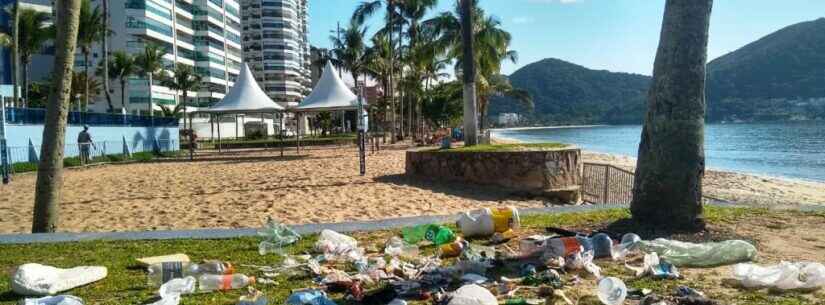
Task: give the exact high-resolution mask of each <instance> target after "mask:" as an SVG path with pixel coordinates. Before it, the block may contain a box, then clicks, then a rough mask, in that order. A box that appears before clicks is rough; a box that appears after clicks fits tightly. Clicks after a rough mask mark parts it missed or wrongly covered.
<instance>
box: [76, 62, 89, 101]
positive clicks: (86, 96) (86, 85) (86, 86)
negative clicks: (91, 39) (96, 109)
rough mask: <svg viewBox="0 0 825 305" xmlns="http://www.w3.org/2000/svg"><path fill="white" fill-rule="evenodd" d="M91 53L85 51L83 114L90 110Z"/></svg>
mask: <svg viewBox="0 0 825 305" xmlns="http://www.w3.org/2000/svg"><path fill="white" fill-rule="evenodd" d="M89 53H90V52H89V50H83V73H84V74H86V79H85V80H84V84H83V90H84V91H83V107H82V109H81V111H83V112H86V111H87V110H88V109H89ZM78 108H80V107H78Z"/></svg>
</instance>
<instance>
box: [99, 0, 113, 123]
mask: <svg viewBox="0 0 825 305" xmlns="http://www.w3.org/2000/svg"><path fill="white" fill-rule="evenodd" d="M101 4H102V5H103V38H102V40H103V41H102V42H101V44H100V53H103V92H104V94H105V95H106V103H107V104H108V106H109V113H114V112H115V107H114V105H112V95H111V94H110V93H109V0H103V1H101Z"/></svg>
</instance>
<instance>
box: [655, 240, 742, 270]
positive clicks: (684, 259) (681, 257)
mask: <svg viewBox="0 0 825 305" xmlns="http://www.w3.org/2000/svg"><path fill="white" fill-rule="evenodd" d="M639 246H640V248H641V250H642V251H644V252H645V253H652V252H656V253H658V254H659V257H660V258H661V259H663V260H664V261H666V262H668V263H671V264H673V265H674V266H679V267H716V266H724V265H731V264H735V263H740V262H747V261H751V260H753V259H754V258H755V257H756V247H754V246H753V245H752V244H750V243H749V242H746V241H743V240H728V241H723V242H715V243H704V244H694V243H688V242H681V241H675V240H669V239H664V238H659V239H655V240H653V241H641V242H639Z"/></svg>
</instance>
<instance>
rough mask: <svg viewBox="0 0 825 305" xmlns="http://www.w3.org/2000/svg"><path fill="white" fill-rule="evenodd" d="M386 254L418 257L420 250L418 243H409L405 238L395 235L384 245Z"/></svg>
mask: <svg viewBox="0 0 825 305" xmlns="http://www.w3.org/2000/svg"><path fill="white" fill-rule="evenodd" d="M384 254H386V255H389V256H392V257H399V256H400V257H404V258H417V257H418V255H419V252H418V246H417V245H410V244H407V243H405V242H404V240H403V239H401V238H398V237H397V236H393V237H392V238H390V240H388V241H387V244H386V245H385V246H384Z"/></svg>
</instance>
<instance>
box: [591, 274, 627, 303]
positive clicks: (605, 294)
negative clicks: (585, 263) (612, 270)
mask: <svg viewBox="0 0 825 305" xmlns="http://www.w3.org/2000/svg"><path fill="white" fill-rule="evenodd" d="M596 295H597V296H598V298H599V301H601V302H602V303H603V304H605V305H619V304H622V303H624V300H625V298H627V286H626V285H625V284H624V282H623V281H622V280H620V279H618V278H615V277H605V278H602V279H600V280H599V287H598V290H597V293H596Z"/></svg>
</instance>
